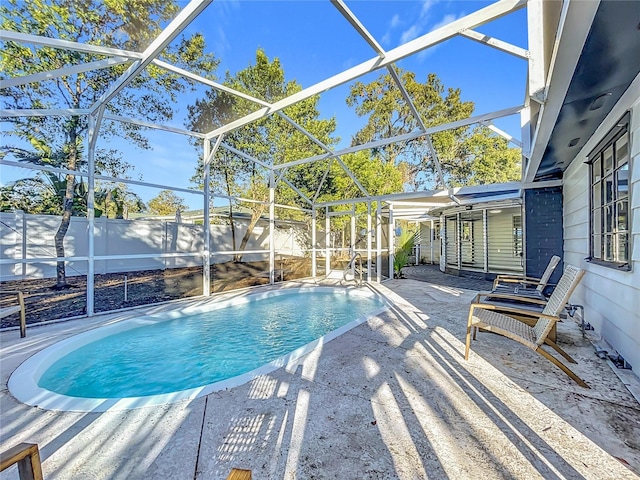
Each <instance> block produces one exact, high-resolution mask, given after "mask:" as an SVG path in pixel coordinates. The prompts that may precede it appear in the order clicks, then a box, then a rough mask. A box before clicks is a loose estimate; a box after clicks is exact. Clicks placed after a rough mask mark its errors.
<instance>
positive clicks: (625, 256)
mask: <svg viewBox="0 0 640 480" xmlns="http://www.w3.org/2000/svg"><path fill="white" fill-rule="evenodd" d="M616 237H617V240H618V258H617V259H616V260H617V261H619V262H623V263H625V262H628V261H629V248H628V245H627V238H628V236H627V234H626V233H619V234H618V235H616Z"/></svg>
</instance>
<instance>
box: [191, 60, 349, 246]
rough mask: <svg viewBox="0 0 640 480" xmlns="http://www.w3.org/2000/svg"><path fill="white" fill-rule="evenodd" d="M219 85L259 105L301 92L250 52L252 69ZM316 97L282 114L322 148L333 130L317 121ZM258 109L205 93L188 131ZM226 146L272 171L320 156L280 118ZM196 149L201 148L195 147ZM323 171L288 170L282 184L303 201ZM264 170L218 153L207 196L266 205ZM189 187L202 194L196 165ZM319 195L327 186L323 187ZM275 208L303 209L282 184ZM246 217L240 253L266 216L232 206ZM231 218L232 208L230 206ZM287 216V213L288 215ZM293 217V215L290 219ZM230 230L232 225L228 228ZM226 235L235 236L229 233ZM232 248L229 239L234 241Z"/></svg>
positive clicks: (234, 136) (228, 139)
mask: <svg viewBox="0 0 640 480" xmlns="http://www.w3.org/2000/svg"><path fill="white" fill-rule="evenodd" d="M224 84H225V85H227V86H229V87H231V88H233V89H234V90H237V91H240V92H243V93H246V94H248V95H250V96H252V97H253V98H257V99H260V100H262V101H264V102H268V103H274V102H277V101H278V100H281V99H283V98H284V97H286V96H289V95H291V94H293V93H296V92H299V91H300V90H302V87H301V86H300V85H299V84H298V83H297V82H295V81H287V80H286V76H285V72H284V69H283V67H282V65H281V64H280V60H279V59H278V58H274V59H273V60H270V59H269V58H268V57H267V55H266V54H265V52H264V51H262V50H258V51H257V52H256V61H255V64H253V65H249V66H247V67H246V68H245V69H243V70H241V71H239V72H238V73H237V74H236V75H231V74H230V73H229V72H227V74H226V78H225V81H224ZM318 100H319V99H318V97H312V98H309V99H306V100H304V101H302V102H300V103H297V104H295V105H293V106H291V107H289V108H287V109H285V110H284V112H283V113H284V114H285V115H286V116H287V117H288V118H290V119H291V120H293V121H294V122H296V123H297V124H298V125H300V126H302V127H303V128H304V129H306V130H307V131H308V132H309V133H311V134H312V135H314V136H315V137H316V138H317V139H319V140H320V141H321V142H323V143H324V144H325V145H327V146H333V145H335V143H336V142H337V139H335V138H334V137H333V136H332V135H333V132H334V130H335V127H336V125H335V120H334V119H329V120H325V119H320V118H319V116H320V112H319V111H318ZM258 108H259V105H257V104H256V103H255V102H252V101H249V100H246V99H243V98H240V97H238V96H235V95H230V94H227V93H225V92H220V91H217V90H210V91H208V92H207V93H206V95H205V97H204V98H201V99H198V100H196V101H195V103H194V104H193V105H190V106H189V121H188V124H187V127H188V128H189V129H192V130H195V131H200V132H209V131H212V130H213V129H215V128H218V127H220V126H222V125H224V124H226V123H228V122H230V121H233V120H235V119H238V118H240V117H243V116H245V115H247V114H249V113H251V112H253V111H255V110H256V109H258ZM223 140H224V142H225V144H226V145H229V146H231V147H232V148H235V149H237V150H239V151H241V152H243V153H244V154H246V155H248V156H250V157H251V158H253V159H256V160H257V161H258V162H260V163H261V164H263V165H269V166H270V165H278V164H281V163H285V162H289V161H292V160H298V159H300V158H305V157H310V156H313V155H318V154H320V153H323V152H324V150H323V149H322V148H321V147H320V146H318V145H316V144H315V143H313V142H312V141H311V140H309V139H308V138H307V137H306V136H305V135H304V134H303V133H301V132H300V131H298V130H297V129H296V128H295V127H294V126H293V125H291V124H290V123H289V122H288V121H287V120H286V119H284V118H283V117H282V116H280V115H272V116H269V117H265V118H263V119H261V120H259V121H257V122H254V123H251V124H248V125H245V126H243V127H241V128H238V129H236V130H234V131H232V132H229V133H227V134H225V136H224V139H223ZM197 147H198V148H201V147H200V146H199V145H197ZM322 174H323V171H322V170H321V167H320V166H319V165H317V164H307V165H304V166H300V167H292V168H289V169H288V170H287V172H286V175H285V178H286V180H287V181H289V182H291V183H292V184H294V185H295V186H296V187H298V188H300V190H301V191H302V192H303V193H304V194H305V195H306V196H307V197H309V198H311V197H313V196H314V195H315V189H316V188H317V187H318V186H319V185H320V180H321V178H322ZM268 175H269V173H268V169H266V168H264V167H262V166H260V165H259V164H257V163H255V162H253V161H251V160H248V159H247V158H246V157H244V156H241V155H237V154H236V153H234V152H233V151H231V150H229V149H227V148H224V147H223V148H220V149H218V151H217V152H216V155H215V157H214V158H213V159H212V162H211V175H210V181H211V183H210V185H211V189H212V190H213V191H220V190H222V191H223V192H224V193H225V195H228V196H241V197H243V198H247V199H250V200H255V201H256V202H266V201H267V200H268V198H269V176H268ZM192 181H193V182H194V183H195V184H196V185H198V186H199V187H200V188H202V182H203V168H202V162H200V165H199V166H198V168H197V170H196V173H195V175H194V176H193V177H192ZM323 188H325V189H330V188H331V186H330V185H328V184H325V185H324V187H323ZM276 198H277V201H278V203H285V204H293V205H296V204H297V205H300V206H305V207H308V206H309V205H308V203H306V201H305V200H303V199H302V198H301V197H300V196H299V195H298V194H297V193H295V192H294V191H293V190H292V189H291V188H290V187H289V186H288V185H287V184H286V182H285V181H280V182H279V183H278V185H277V187H276ZM237 205H240V206H243V207H247V208H249V209H251V211H252V218H251V222H250V224H249V228H248V229H247V231H246V234H245V236H244V238H243V239H242V242H241V244H240V246H239V248H238V250H242V249H243V248H244V245H246V241H247V240H248V238H249V237H248V236H249V235H250V233H251V230H252V229H253V227H254V226H255V224H256V223H257V221H258V219H259V218H260V216H262V215H263V214H264V212H265V211H266V204H265V203H255V202H237ZM229 206H230V212H231V216H232V215H233V210H232V208H231V207H232V206H233V202H231V201H230V205H229ZM289 213H291V212H290V211H289ZM292 216H294V215H292ZM231 225H232V226H233V222H232V223H231ZM232 235H235V231H234V230H232ZM234 244H235V237H234Z"/></svg>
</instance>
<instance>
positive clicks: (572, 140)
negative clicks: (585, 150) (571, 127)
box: [569, 137, 580, 147]
mask: <svg viewBox="0 0 640 480" xmlns="http://www.w3.org/2000/svg"><path fill="white" fill-rule="evenodd" d="M579 141H580V137H576V138H572V139H571V141H570V142H569V146H570V147H575V146H576V145H577V144H578V142H579Z"/></svg>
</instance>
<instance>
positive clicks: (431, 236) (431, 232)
mask: <svg viewBox="0 0 640 480" xmlns="http://www.w3.org/2000/svg"><path fill="white" fill-rule="evenodd" d="M429 222H430V224H429V258H430V260H431V265H433V243H434V242H435V241H436V232H435V231H434V230H433V228H434V222H433V220H430V221H429Z"/></svg>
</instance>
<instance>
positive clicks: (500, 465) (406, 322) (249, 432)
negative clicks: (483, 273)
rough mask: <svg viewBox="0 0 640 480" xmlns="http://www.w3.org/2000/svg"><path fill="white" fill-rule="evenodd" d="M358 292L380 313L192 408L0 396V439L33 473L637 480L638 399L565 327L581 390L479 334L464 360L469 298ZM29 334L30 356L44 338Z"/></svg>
mask: <svg viewBox="0 0 640 480" xmlns="http://www.w3.org/2000/svg"><path fill="white" fill-rule="evenodd" d="M372 288H374V289H375V290H377V291H378V292H379V293H380V294H382V295H383V296H385V297H386V298H387V299H389V300H390V301H391V302H393V306H392V308H391V309H390V310H389V311H387V312H385V313H383V314H381V315H379V316H378V317H374V318H372V319H370V320H369V322H368V323H367V324H364V325H361V326H359V327H357V328H355V329H353V330H351V331H349V332H348V333H346V334H344V335H342V336H340V337H338V338H337V339H335V340H333V341H331V342H328V343H326V344H324V345H322V346H321V347H320V348H318V349H316V350H315V351H313V352H311V353H309V354H307V355H306V356H304V357H303V358H301V359H299V360H298V361H296V362H294V363H292V364H290V365H288V366H287V367H286V368H282V369H279V370H276V371H275V372H273V373H272V374H269V375H264V376H261V377H258V378H256V379H255V380H253V381H252V382H250V383H248V384H245V385H243V386H239V387H236V388H233V389H229V390H226V391H221V392H217V393H213V394H211V395H209V396H207V397H204V398H198V399H196V400H193V401H191V402H186V401H185V402H179V403H176V404H173V405H166V406H161V407H146V408H141V409H137V410H130V411H125V412H111V411H109V412H105V413H101V414H98V413H88V414H79V413H70V412H48V411H44V410H41V409H38V408H32V407H27V406H25V405H22V404H19V403H18V402H16V401H15V400H14V399H13V398H12V397H11V396H10V394H9V393H8V392H7V390H6V387H5V388H4V390H3V392H2V396H1V400H2V404H1V406H2V417H3V422H2V423H3V431H2V441H3V446H6V445H8V444H14V443H17V442H19V441H36V442H38V443H39V445H40V448H41V452H42V458H43V460H44V463H43V468H44V473H45V478H47V479H53V478H58V479H69V478H105V479H107V478H109V479H112V478H122V479H124V478H127V479H137V478H140V479H147V478H149V479H151V478H153V479H163V478H166V479H172V480H175V479H194V478H197V479H224V478H226V475H227V474H228V473H229V471H230V470H231V468H233V467H238V468H248V469H251V470H252V471H253V478H254V479H293V478H299V479H312V478H316V479H321V478H326V479H334V478H340V479H393V478H401V479H414V478H420V479H422V478H451V479H457V478H480V477H481V478H526V479H529V478H545V479H547V478H548V479H561V478H593V479H606V478H612V479H613V478H616V479H621V478H637V477H636V475H635V474H634V473H633V472H636V473H637V472H639V471H640V450H638V448H637V445H634V444H633V442H634V441H637V438H639V434H640V432H639V427H638V425H640V405H638V403H637V402H635V400H634V399H633V397H632V396H631V395H630V394H629V393H628V392H627V391H626V389H625V388H624V386H623V385H622V383H621V382H620V380H619V379H618V378H617V377H616V376H615V375H614V373H613V372H612V371H611V369H610V368H609V367H608V365H607V364H606V363H605V362H604V361H602V360H600V359H599V358H598V357H597V356H595V355H594V352H593V348H592V347H591V346H590V345H589V342H588V341H586V340H583V339H582V335H581V333H580V331H579V328H578V326H577V325H576V324H573V323H572V322H564V323H563V324H562V325H561V327H560V329H559V341H560V342H561V343H562V346H563V348H566V349H567V350H568V351H569V353H570V354H571V355H572V356H574V358H576V359H577V360H578V362H579V364H578V365H577V366H576V369H575V370H576V373H578V374H579V375H580V376H582V377H583V378H584V379H585V380H586V381H587V383H589V384H590V386H591V387H592V388H591V389H590V390H585V389H582V388H580V387H579V386H577V385H575V384H574V383H573V382H572V381H571V380H570V379H569V378H568V377H566V376H565V375H564V374H563V373H562V372H561V371H559V370H558V369H557V368H556V367H554V366H553V365H552V364H550V363H549V362H546V361H544V360H543V359H541V358H540V359H538V358H535V354H534V353H533V352H531V351H529V350H527V349H526V348H524V347H522V348H521V346H520V345H518V344H516V343H515V342H512V341H509V340H507V339H505V338H503V337H499V336H496V335H492V334H486V333H483V334H481V335H479V337H478V341H476V342H474V344H473V350H472V351H473V354H472V355H471V358H470V360H469V361H468V362H466V361H465V360H464V358H463V354H464V343H463V342H464V335H465V330H466V316H467V311H468V305H469V301H470V300H471V298H472V297H473V294H474V292H472V291H468V290H463V289H459V288H455V287H452V286H442V285H434V284H430V283H425V282H418V281H415V280H408V279H405V280H393V281H389V282H386V283H385V284H383V285H381V286H375V287H372ZM52 327H53V326H52ZM52 327H46V328H52ZM57 328H59V329H61V330H62V329H66V328H67V327H64V326H59V327H57ZM34 333H36V334H37V335H36V336H37V337H40V338H33V341H34V344H37V345H38V348H40V344H41V343H46V342H44V341H43V340H42V339H43V338H50V337H51V335H50V334H47V333H46V332H44V329H43V331H42V332H38V331H37V330H34ZM63 334H66V330H65V333H63ZM534 362H535V363H534ZM6 372H7V368H6V367H3V382H4V385H5V386H6V378H7V375H8V374H7V373H6ZM634 439H635V440H634ZM9 473H10V472H9ZM14 473H15V472H14ZM1 478H11V477H5V476H2V477H1Z"/></svg>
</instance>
